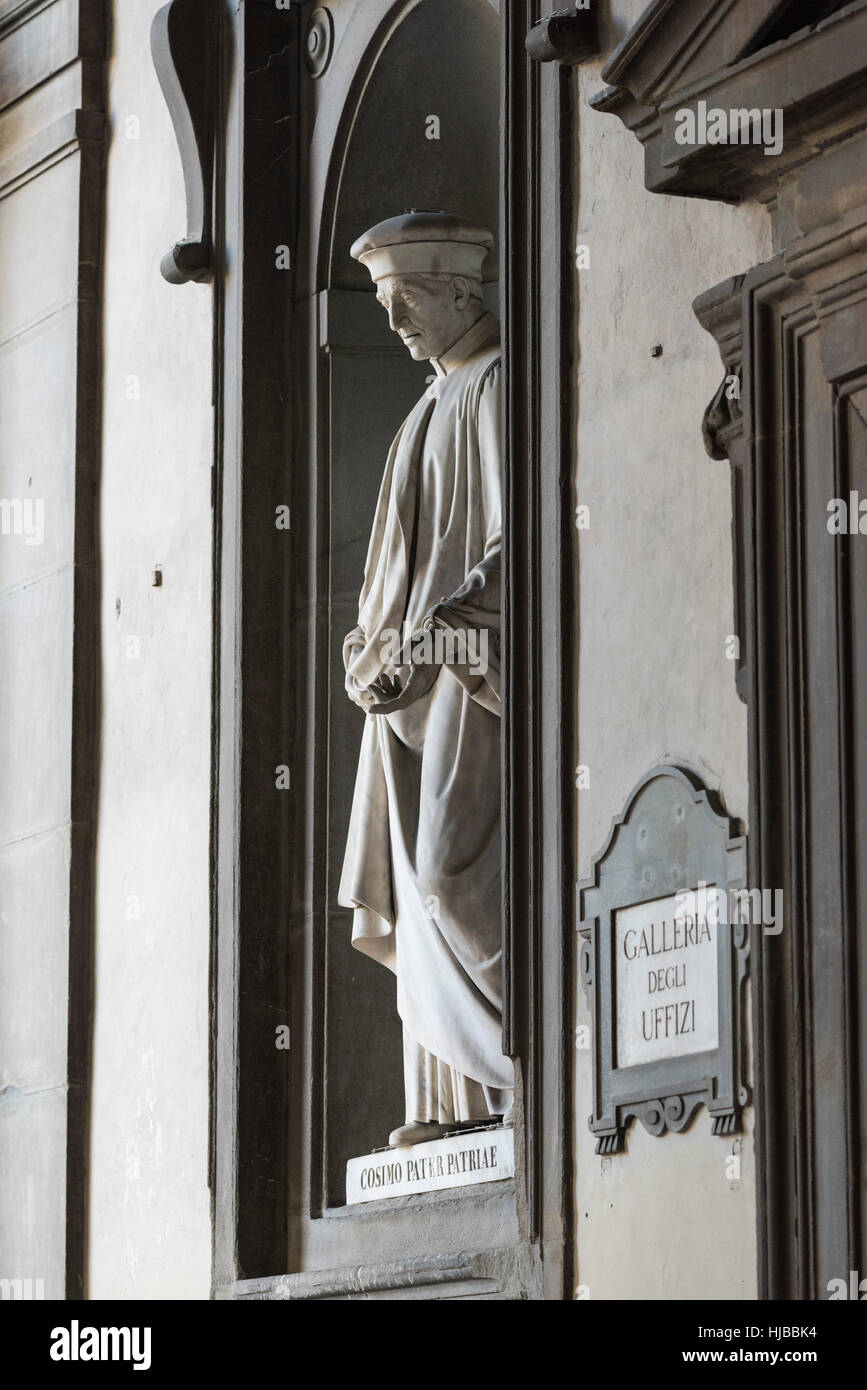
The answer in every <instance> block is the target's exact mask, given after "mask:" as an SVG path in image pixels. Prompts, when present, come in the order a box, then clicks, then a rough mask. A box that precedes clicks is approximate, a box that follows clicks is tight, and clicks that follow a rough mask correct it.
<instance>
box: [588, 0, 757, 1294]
mask: <svg viewBox="0 0 867 1390" xmlns="http://www.w3.org/2000/svg"><path fill="white" fill-rule="evenodd" d="M644 8H645V5H644V0H614V3H612V5H611V6H610V7H609V6H605V11H606V12H607V13H609V15H610V18H611V23H610V25H609V26H608V28H607V35H606V43H605V47H604V50H603V55H604V56H603V61H604V59H605V58H607V57H608V56H609V54H610V52H611V50H612V48H613V47H614V45H615V44H616V43H617V42H619V40H620V39H621V38H622V37H623V34H624V33H625V32H626V30H627V29H628V28H629V27H630V25H631V24H632V23H634V22H635V20H636V19H637V18H638V16H639V14H640V13H641V11H642V10H643V9H644ZM601 67H602V63H601V62H599V63H594V64H587V65H585V66H584V67H582V68H581V69H580V71H579V78H578V81H579V90H580V101H581V108H580V134H579V140H578V170H577V186H578V189H579V194H578V198H579V202H578V210H577V217H576V235H575V240H576V243H578V244H585V245H587V246H588V247H589V250H590V268H589V269H586V270H582V271H580V272H579V273H578V294H579V325H578V345H579V363H578V393H579V396H578V420H577V467H576V496H575V501H576V503H581V504H584V505H587V506H588V507H589V508H590V527H589V529H588V530H583V531H580V532H577V533H576V540H577V544H578V548H579V595H578V605H577V611H578V618H579V621H578V641H579V652H580V666H579V681H578V729H579V748H578V757H577V762H578V763H580V764H584V765H586V766H587V767H588V768H589V773H590V785H589V788H587V789H585V790H582V791H580V792H578V793H576V794H577V795H578V797H579V801H578V808H579V834H578V859H579V864H578V868H579V877H581V878H583V877H585V876H586V875H587V874H588V872H589V869H590V863H591V859H592V857H593V856H594V855H595V854H597V853H598V852H599V850H600V849H601V848H602V847H603V846H604V844H605V841H606V839H607V836H608V832H609V828H610V825H611V821H612V819H613V817H614V816H615V815H617V813H618V812H619V811H620V810H621V809H622V807H623V805H624V802H625V800H626V798H627V796H628V795H629V793H630V791H631V790H632V788H633V786H634V785H635V783H636V782H637V781H638V780H639V778H640V777H641V776H642V774H643V773H645V772H646V771H647V770H648V769H650V768H651V767H652V766H654V765H655V764H658V763H662V762H686V763H688V764H690V765H691V766H692V767H693V768H695V769H696V770H697V771H698V772H699V773H700V774H701V775H702V776H703V778H704V780H705V782H706V783H707V784H708V785H709V786H711V787H713V788H715V789H717V790H718V791H719V792H720V793H721V795H722V797H723V800H724V802H725V804H726V807H727V810H728V812H729V814H730V815H733V816H739V817H741V818H743V819H744V821H745V820H746V814H747V804H748V802H747V795H748V784H747V720H746V710H745V707H744V706H743V704H742V703H741V702H740V700H739V699H738V697H737V694H736V691H735V683H734V667H733V663H732V662H731V661H730V660H729V659H728V658H727V656H726V639H727V638H728V637H729V635H730V634H731V633H732V631H733V615H732V605H733V599H732V559H731V533H730V528H731V502H730V475H729V466H728V464H727V463H726V462H722V463H714V462H712V461H711V460H710V459H709V458H708V457H707V455H706V454H705V452H704V448H703V445H702V438H701V422H702V415H703V411H704V408H705V406H706V405H707V403H708V401H710V399H711V398H712V396H713V394H714V392H715V391H716V388H717V387H718V386H719V383H720V381H721V379H722V366H721V362H720V358H719V353H718V350H717V347H716V344H715V343H714V341H713V339H712V338H711V337H710V336H709V335H708V334H707V333H705V332H704V330H703V329H702V328H701V326H700V325H699V323H698V321H697V319H696V318H695V316H694V314H693V312H692V307H691V306H692V302H693V300H694V299H695V297H696V295H698V294H699V293H701V292H702V291H704V290H706V289H709V288H711V287H712V286H713V285H716V284H717V283H719V282H720V281H721V280H723V279H725V278H726V277H727V276H729V275H733V274H736V273H738V272H741V271H744V270H747V269H748V268H749V267H750V266H751V265H753V264H754V263H756V262H757V261H761V260H763V259H765V258H766V257H767V256H768V255H770V254H771V241H770V222H769V219H768V218H767V214H766V213H765V212H764V211H763V210H761V209H760V208H758V207H755V206H746V207H742V208H731V207H727V206H723V205H722V204H716V203H711V202H703V201H697V200H695V199H689V200H687V199H681V198H673V197H668V196H665V195H659V194H651V193H648V192H646V191H645V188H644V169H643V151H642V148H641V146H640V144H639V142H638V140H637V139H636V138H635V136H634V135H632V134H630V133H629V132H628V131H627V130H626V129H625V127H624V126H623V125H622V124H621V122H620V121H619V120H618V119H617V118H616V117H615V116H609V115H602V114H598V113H596V112H594V111H592V110H591V109H590V107H589V106H588V104H587V102H588V99H589V97H590V96H591V95H592V94H593V93H594V92H597V91H599V90H600V89H601V88H602V87H603V86H604V85H605V84H604V82H603V80H602V78H601V76H600V70H601ZM656 344H661V345H662V348H663V354H662V356H661V357H651V348H652V347H653V346H654V345H656ZM576 999H577V1008H578V1012H577V1019H576V1022H577V1023H579V1024H581V1023H587V1022H589V1015H588V1012H587V1007H586V1001H585V1000H584V997H583V995H582V994H581V992H580V990H578V989H577V987H576ZM576 1064H577V1067H576V1108H575V1124H576V1130H575V1140H576V1142H575V1167H576V1215H577V1222H576V1229H577V1245H578V1249H577V1276H576V1283H577V1284H578V1285H580V1286H583V1294H582V1296H585V1297H586V1296H589V1297H590V1298H591V1299H595V1298H615V1299H671V1298H702V1299H704V1298H723V1299H737V1298H751V1297H755V1288H756V1274H755V1180H754V1164H753V1147H752V1113H751V1112H748V1116H747V1124H748V1130H747V1133H746V1134H745V1135H744V1136H742V1149H743V1152H742V1153H741V1155H740V1157H741V1173H740V1179H739V1180H738V1181H737V1182H732V1181H730V1180H729V1179H728V1177H727V1172H726V1158H727V1157H728V1156H730V1155H731V1154H732V1149H733V1142H732V1141H731V1140H729V1141H726V1140H723V1139H719V1138H716V1139H715V1138H713V1136H712V1135H711V1133H710V1121H709V1118H708V1115H707V1113H706V1111H704V1109H702V1110H700V1111H699V1113H698V1116H697V1117H696V1119H695V1121H694V1122H693V1125H692V1127H691V1129H690V1130H689V1131H688V1132H687V1133H685V1134H680V1135H676V1134H675V1135H672V1134H669V1135H666V1136H664V1137H663V1138H661V1139H654V1138H651V1137H650V1136H649V1135H648V1134H647V1133H646V1132H645V1131H644V1130H643V1128H642V1127H641V1126H640V1124H638V1123H637V1122H633V1123H632V1125H631V1127H630V1129H629V1131H628V1137H627V1151H626V1152H625V1153H624V1154H620V1155H618V1156H616V1157H612V1158H608V1159H602V1158H599V1157H596V1156H595V1154H594V1147H595V1141H594V1137H593V1136H592V1135H591V1133H590V1131H589V1129H588V1126H587V1116H588V1115H589V1114H590V1112H591V1109H592V1100H591V1062H590V1052H589V1051H577V1052H576Z"/></svg>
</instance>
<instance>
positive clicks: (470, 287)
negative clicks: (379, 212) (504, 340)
mask: <svg viewBox="0 0 867 1390" xmlns="http://www.w3.org/2000/svg"><path fill="white" fill-rule="evenodd" d="M493 244H494V238H493V236H492V235H491V233H490V232H488V231H485V229H484V228H483V227H475V226H472V225H471V224H470V223H469V222H467V221H465V220H464V218H461V217H452V216H450V215H449V214H447V213H443V212H411V213H406V214H405V215H404V216H402V217H391V218H389V219H388V221H386V222H379V223H378V224H377V225H376V226H375V227H371V229H370V231H368V232H365V233H364V235H363V236H361V237H359V238H358V240H357V241H356V242H355V244H354V245H353V247H352V251H351V254H352V255H353V256H354V257H355V259H356V260H358V261H361V262H362V264H363V265H365V266H366V267H367V269H368V270H369V271H370V275H371V278H372V280H373V282H374V284H375V285H376V297H377V299H378V300H379V302H380V303H381V304H382V305H383V306H384V308H385V309H386V310H387V312H388V322H389V326H390V327H391V328H392V329H393V330H394V332H395V333H397V334H398V335H399V336H400V337H401V338H402V339H403V341H404V343H405V344H406V346H407V349H408V350H409V352H410V353H411V354H412V356H413V357H414V358H415V359H416V361H417V362H420V361H424V360H425V359H427V358H430V357H440V356H441V355H442V354H443V353H444V352H446V351H447V350H448V349H449V348H450V347H451V346H452V344H453V343H456V342H457V341H458V339H459V338H461V337H463V335H464V333H466V332H467V330H468V329H469V328H471V327H472V325H473V324H474V323H475V322H476V320H477V319H479V318H481V316H482V314H483V313H484V305H483V302H482V265H483V262H484V260H485V258H486V256H487V255H488V253H489V252H490V250H491V248H492V247H493Z"/></svg>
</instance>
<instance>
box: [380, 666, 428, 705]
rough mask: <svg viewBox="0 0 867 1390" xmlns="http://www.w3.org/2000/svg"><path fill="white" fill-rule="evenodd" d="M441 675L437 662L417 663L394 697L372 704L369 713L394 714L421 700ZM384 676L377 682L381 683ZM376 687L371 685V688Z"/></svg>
mask: <svg viewBox="0 0 867 1390" xmlns="http://www.w3.org/2000/svg"><path fill="white" fill-rule="evenodd" d="M438 675H439V666H437V665H436V663H435V662H427V663H425V664H424V665H415V666H413V668H412V670H411V671H410V673H409V677H408V679H407V682H406V685H405V686H404V687H403V689H402V690H400V689H399V686H398V689H399V694H397V695H396V696H394V698H391V699H386V700H383V701H382V702H381V703H380V704H376V705H371V706H370V707H369V709H368V714H393V713H395V712H396V711H397V710H401V709H407V708H408V707H409V706H410V705H414V704H415V702H416V700H421V699H422V698H423V697H424V696H425V695H427V693H428V691H429V690H431V689H432V688H433V685H434V682H435V681H436V678H437V676H438ZM381 681H382V678H381V677H380V681H379V682H377V684H378V685H379V684H381ZM375 688H376V687H375V686H371V690H374V689H375Z"/></svg>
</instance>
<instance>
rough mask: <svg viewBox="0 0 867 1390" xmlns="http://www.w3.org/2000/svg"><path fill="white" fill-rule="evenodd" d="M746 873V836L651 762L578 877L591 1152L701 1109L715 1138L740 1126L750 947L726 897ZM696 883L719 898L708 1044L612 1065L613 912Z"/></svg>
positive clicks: (689, 889)
mask: <svg viewBox="0 0 867 1390" xmlns="http://www.w3.org/2000/svg"><path fill="white" fill-rule="evenodd" d="M745 876H746V837H745V836H744V835H743V834H741V833H740V826H739V824H738V822H737V821H734V820H732V819H730V818H729V817H728V816H727V815H726V813H725V811H724V809H723V807H722V804H721V802H720V801H719V798H718V797H717V796H716V794H715V793H714V792H712V791H710V790H708V789H707V788H706V787H705V786H704V785H703V783H702V781H701V779H700V777H698V775H697V774H696V773H694V772H692V771H691V770H690V769H688V768H686V767H679V766H674V765H670V764H667V765H662V766H659V767H655V768H653V769H652V770H651V771H650V772H648V773H647V774H646V775H645V776H644V777H642V779H641V781H640V782H639V783H638V784H637V786H636V787H635V788H634V789H633V791H632V793H631V794H630V796H629V798H628V800H627V802H626V806H625V808H624V810H623V811H622V813H621V814H620V815H618V816H617V817H616V818H615V820H614V822H613V824H612V827H611V832H610V834H609V836H608V841H607V843H606V845H605V848H604V849H603V850H602V851H601V852H600V854H599V855H597V856H596V858H595V859H594V860H593V865H592V872H591V875H590V877H589V878H587V879H585V880H583V881H582V882H581V883H579V884H578V923H579V925H578V933H579V938H580V954H579V965H578V968H579V974H580V978H581V983H582V986H583V989H584V992H585V994H586V996H587V999H588V1001H589V1004H590V1013H591V1021H592V1028H591V1049H592V1053H593V1113H592V1115H591V1116H590V1119H589V1125H590V1129H591V1130H592V1132H593V1133H594V1134H595V1135H597V1143H596V1152H597V1153H598V1154H613V1153H618V1152H620V1151H621V1150H622V1149H623V1148H624V1147H625V1140H626V1129H627V1127H628V1125H629V1124H630V1122H631V1120H632V1119H633V1118H636V1117H637V1118H638V1119H639V1120H641V1122H642V1124H643V1125H644V1127H645V1129H646V1130H647V1131H648V1133H649V1134H652V1135H654V1136H656V1137H658V1136H660V1135H662V1134H664V1133H665V1132H666V1130H673V1131H675V1132H678V1133H679V1132H680V1131H681V1130H684V1129H686V1128H687V1127H688V1126H689V1124H690V1123H691V1121H692V1119H693V1117H694V1115H695V1112H696V1110H697V1109H698V1107H699V1106H700V1105H702V1104H704V1105H706V1106H707V1109H708V1111H709V1112H710V1114H711V1116H712V1118H713V1133H714V1134H720V1135H729V1134H734V1133H737V1132H739V1130H740V1127H741V1111H742V1109H743V1107H744V1106H745V1105H747V1104H748V1103H749V1099H750V1093H749V1089H748V1087H747V1085H746V1083H745V1081H744V1079H743V1078H744V1072H745V1066H744V1064H745V1043H744V1017H743V1000H742V995H743V988H742V987H743V983H744V980H745V979H746V976H747V973H748V967H749V952H750V945H749V920H743V917H742V912H741V909H742V906H743V903H744V901H745V899H744V898H743V897H741V896H738V897H734V898H733V896H732V895H733V893H738V891H739V890H740V891H741V892H743V890H744V888H745ZM713 889H717V890H718V893H717V894H716V895H714V894H713ZM723 889H725V898H724V899H722V898H721V891H722V890H723ZM702 890H704V891H705V894H706V895H709V896H710V901H711V903H712V904H717V907H716V909H715V910H716V912H717V914H718V915H719V917H720V920H719V922H718V929H717V932H716V943H715V944H716V952H717V958H716V964H717V969H716V981H717V1007H718V1015H717V1020H716V1022H717V1028H716V1039H717V1041H716V1046H714V1047H710V1048H709V1047H707V1046H705V1047H704V1049H703V1050H699V1051H695V1052H693V1053H682V1054H681V1055H678V1056H673V1057H672V1056H669V1057H664V1058H655V1059H653V1060H649V1061H647V1062H644V1063H640V1064H632V1065H625V1066H619V1065H618V1064H617V1036H616V1034H617V987H618V983H617V962H616V959H615V951H616V945H615V942H616V922H617V913H618V912H619V911H621V910H623V909H626V908H635V907H638V906H640V905H641V904H645V903H648V904H651V903H654V902H656V901H659V900H666V899H670V898H672V897H675V896H676V895H679V894H688V893H696V894H699V895H700V894H701V893H702ZM696 901H697V902H698V901H702V899H701V898H700V897H697V898H696ZM721 901H724V902H725V904H726V907H728V906H729V905H731V904H732V903H734V904H735V908H736V910H735V911H734V912H728V911H725V912H724V913H722V914H719V907H718V904H719V903H720V902H721ZM747 901H748V900H747ZM712 910H713V909H712ZM747 917H748V918H749V913H748V914H747ZM711 920H712V921H713V918H711ZM624 990H625V985H624ZM643 1017H644V1016H643V1015H642V1019H643Z"/></svg>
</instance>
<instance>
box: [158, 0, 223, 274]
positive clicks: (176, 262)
mask: <svg viewBox="0 0 867 1390" xmlns="http://www.w3.org/2000/svg"><path fill="white" fill-rule="evenodd" d="M218 22H219V20H218V16H217V14H216V11H215V5H214V3H213V0H171V2H170V4H168V5H164V6H163V8H162V9H161V10H158V11H157V13H156V14H155V15H154V19H153V24H152V25H151V54H152V56H153V62H154V67H155V68H156V73H157V77H158V78H159V83H160V87H161V88H162V92H163V96H164V97H165V100H166V105H167V106H168V108H169V114H170V116H171V118H172V124H173V126H174V128H175V138H176V139H177V142H178V150H179V151H180V156H181V167H182V169H183V174H184V189H185V192H186V200H187V234H186V236H185V237H184V238H183V240H181V241H178V242H176V243H175V245H174V246H173V247H172V248H171V250H170V251H168V252H166V254H165V256H163V259H162V261H161V262H160V271H161V272H162V275H163V278H164V279H165V280H168V282H169V284H172V285H183V284H186V283H187V282H188V281H190V280H208V279H210V276H211V271H212V264H211V261H212V238H211V201H212V197H211V184H212V177H213V167H214V112H215V109H216V101H215V83H216V80H217V65H216V51H215V50H216V40H217V26H218Z"/></svg>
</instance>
